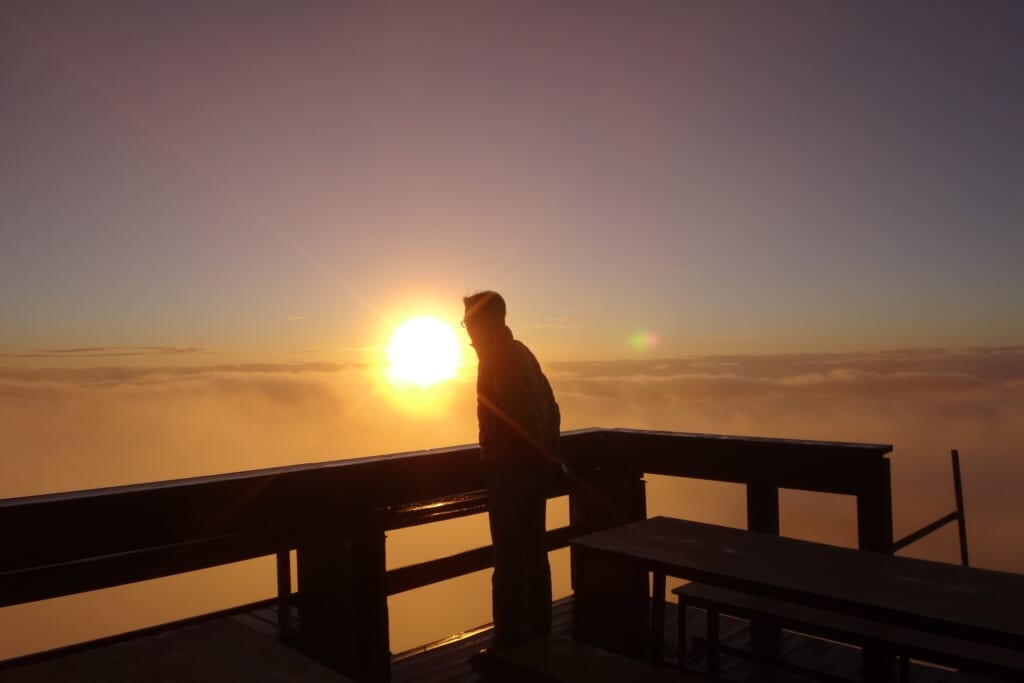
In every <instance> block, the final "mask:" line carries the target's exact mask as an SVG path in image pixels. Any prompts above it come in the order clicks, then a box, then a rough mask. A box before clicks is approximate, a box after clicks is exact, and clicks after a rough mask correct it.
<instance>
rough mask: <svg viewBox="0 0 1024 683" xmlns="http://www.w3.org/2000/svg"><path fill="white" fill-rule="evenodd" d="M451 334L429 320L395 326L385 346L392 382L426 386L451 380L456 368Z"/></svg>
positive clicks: (444, 326) (457, 351) (456, 345)
mask: <svg viewBox="0 0 1024 683" xmlns="http://www.w3.org/2000/svg"><path fill="white" fill-rule="evenodd" d="M460 351H461V349H460V348H459V342H458V340H457V339H456V337H455V330H454V329H452V326H451V325H449V324H448V323H446V322H443V321H441V320H438V319H437V318H432V317H430V316H420V317H417V318H410V319H409V320H406V321H405V322H404V323H402V324H401V325H399V326H398V329H396V330H395V333H394V334H393V335H392V336H391V342H390V343H389V344H388V360H389V361H391V367H390V368H388V374H389V376H390V377H391V378H392V380H395V381H398V382H406V383H409V384H415V385H417V386H428V385H431V384H436V383H437V382H440V381H442V380H446V379H451V378H452V377H455V373H456V371H457V370H458V368H459V357H460Z"/></svg>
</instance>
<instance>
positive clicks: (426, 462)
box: [0, 429, 892, 680]
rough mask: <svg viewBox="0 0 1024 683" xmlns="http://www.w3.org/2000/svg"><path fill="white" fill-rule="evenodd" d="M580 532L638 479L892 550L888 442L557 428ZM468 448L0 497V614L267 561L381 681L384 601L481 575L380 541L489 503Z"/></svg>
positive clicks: (560, 487)
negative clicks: (818, 507)
mask: <svg viewBox="0 0 1024 683" xmlns="http://www.w3.org/2000/svg"><path fill="white" fill-rule="evenodd" d="M561 448H562V454H563V456H564V457H565V459H566V461H567V463H568V466H569V471H570V476H568V477H565V476H563V477H559V478H557V479H556V480H554V481H552V482H551V486H550V489H549V491H548V495H549V496H550V497H556V496H562V495H566V494H568V495H569V501H570V502H569V507H570V525H569V526H568V527H564V528H561V529H556V530H553V531H550V532H549V533H548V538H549V547H550V548H552V549H554V548H559V547H563V546H565V545H567V543H568V540H569V538H571V537H572V536H573V535H576V534H578V533H582V532H585V531H590V530H594V529H598V528H602V527H607V526H611V525H614V524H619V523H624V522H627V521H633V520H635V519H640V518H643V517H645V516H646V500H645V496H644V487H643V476H644V474H645V473H646V474H662V475H670V476H680V477H692V478H698V479H709V480H717V481H726V482H735V483H740V484H744V485H746V488H747V521H748V527H749V528H750V529H753V530H758V531H765V532H769V533H778V531H779V505H778V501H779V497H778V491H779V489H780V488H793V489H803V490H810V491H822V492H830V493H840V494H847V495H852V496H855V497H856V499H857V518H858V533H859V544H860V547H861V548H862V549H865V550H876V551H882V552H888V551H889V550H890V549H891V547H892V505H891V489H890V478H889V461H888V460H887V459H886V458H885V457H884V456H885V454H886V453H888V452H889V451H890V450H891V447H890V446H886V445H872V444H846V443H834V442H811V441H792V440H780V439H761V438H749V437H731V436H716V435H703V434H681V433H669V432H647V431H633V430H617V429H616V430H605V429H589V430H581V431H575V432H566V433H564V434H563V435H562V443H561ZM485 504H486V491H485V490H484V483H483V473H482V471H481V467H480V459H479V450H478V448H477V447H475V446H461V447H453V448H445V449H437V450H430V451H418V452H413V453H403V454H397V455H386V456H376V457H371V458H360V459H353V460H340V461H335V462H328V463H318V464H310V465H297V466H291V467H281V468H274V469H265V470H256V471H251V472H239V473H234V474H227V475H218V476H210V477H200V478H193V479H182V480H176V481H168V482H158V483H152V484H142V485H135V486H124V487H117V488H108V489H97V490H91V491H81V492H75V493H62V494H54V495H45V496H33V497H27V498H15V499H7V500H0V534H2V542H3V547H4V553H3V555H2V557H0V607H3V606H7V605H13V604H19V603H24V602H30V601H33V600H40V599H44V598H51V597H56V596H61V595H68V594H72V593H76V592H82V591H87V590H93V589H97V588H105V587H110V586H117V585H121V584H125V583H129V582H134V581H140V580H144V579H151V578H157V577H161V576H167V575H171V574H175V573H179V572H184V571H191V570H195V569H202V568H207V567H213V566H217V565H221V564H226V563H229V562H235V561H239V560H245V559H250V558H255V557H260V556H266V555H277V556H278V558H279V561H278V569H279V580H278V589H279V592H280V594H281V597H282V599H287V597H288V596H289V594H290V586H291V579H290V576H289V574H288V572H289V571H290V563H289V561H288V553H290V551H292V550H295V551H296V564H297V572H298V577H297V578H298V594H297V595H296V596H295V598H296V603H297V605H298V607H299V611H300V624H301V633H300V638H299V641H300V642H301V643H302V646H303V647H304V648H305V649H306V650H307V651H308V652H310V653H311V654H313V655H314V656H318V657H319V658H321V659H323V660H325V661H326V662H327V663H328V664H331V665H332V666H334V667H335V668H337V669H338V670H340V671H343V672H345V673H347V674H349V675H351V676H353V677H355V678H357V679H365V680H386V678H387V676H388V667H389V662H390V653H389V650H388V621H387V596H388V595H392V594H395V593H398V592H402V591H406V590H411V589H414V588H417V587H421V586H426V585H429V584H432V583H435V582H438V581H442V580H446V579H450V578H454V577H457V576H461V575H464V574H468V573H470V572H474V571H478V570H480V569H484V568H487V567H488V566H490V564H491V559H490V547H489V546H485V547H481V548H477V549H473V550H469V551H465V552H462V553H458V554H456V555H453V556H450V557H444V558H439V559H435V560H431V561H428V562H423V563H419V564H416V565H412V566H408V567H401V568H396V569H392V570H390V571H388V570H387V569H386V567H385V556H386V549H385V543H384V539H385V534H386V533H387V531H389V530H393V529H399V528H405V527H411V526H416V525H421V524H428V523H431V522H435V521H440V520H444V519H451V518H454V517H460V516H465V515H470V514H475V513H479V512H482V511H484V510H485Z"/></svg>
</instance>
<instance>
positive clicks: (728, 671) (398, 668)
mask: <svg viewBox="0 0 1024 683" xmlns="http://www.w3.org/2000/svg"><path fill="white" fill-rule="evenodd" d="M572 606H573V603H572V599H571V598H566V599H563V600H558V601H556V602H555V605H554V607H555V608H554V623H553V634H554V635H557V636H562V637H571V635H572V620H573V609H572ZM686 621H687V632H688V633H690V634H692V635H693V640H692V641H691V645H690V647H689V651H688V653H687V655H686V657H685V661H686V665H687V667H688V668H690V669H691V670H693V671H698V672H703V671H706V669H705V666H704V659H703V645H704V643H703V640H702V637H701V634H703V633H705V631H706V623H705V613H704V611H703V610H700V609H693V608H691V609H689V610H688V611H687V615H686ZM677 630H678V624H677V615H676V610H675V609H668V610H667V611H666V639H665V640H666V642H665V657H666V662H667V666H669V667H674V666H676V665H677V663H678V658H679V653H678V651H677V650H676V645H675V642H676V633H677ZM721 634H722V640H721V642H722V646H723V651H722V674H723V676H724V680H728V681H737V682H740V681H741V682H743V683H760V682H761V681H769V680H770V681H773V682H774V683H809V682H810V681H823V680H824V681H833V682H837V681H838V682H842V681H849V682H853V681H859V680H860V651H859V650H858V649H857V648H853V647H849V646H846V645H841V644H838V643H831V642H828V641H825V640H821V639H819V638H812V637H808V636H804V635H800V634H797V633H792V632H789V631H786V632H784V633H783V639H782V645H781V651H782V654H783V657H784V660H785V666H784V667H782V668H779V667H770V668H769V667H765V666H759V665H757V664H755V663H753V662H752V661H751V660H750V659H749V656H748V655H747V653H749V646H750V633H749V628H748V624H747V622H745V621H743V620H739V619H732V618H729V617H722V631H721ZM278 635H279V631H278V624H277V614H276V612H275V610H274V609H273V607H272V606H267V605H260V606H257V607H253V608H249V609H247V610H246V611H241V612H237V613H224V614H219V615H214V616H211V617H210V618H209V619H207V620H201V619H200V620H189V621H188V622H182V623H180V624H176V625H169V626H167V627H164V628H157V629H147V630H146V631H143V632H137V633H135V634H125V635H124V636H121V637H118V638H113V639H105V640H103V641H96V642H95V643H91V644H86V645H84V646H75V647H72V648H67V649H65V650H61V651H56V652H53V653H49V654H43V655H34V656H31V657H28V658H24V659H23V660H21V661H20V662H19V661H14V662H7V663H0V683H15V682H17V683H42V682H44V681H45V682H47V683H50V682H52V681H62V682H63V681H81V682H83V683H84V682H92V681H105V682H106V681H117V682H122V683H142V682H146V683H149V682H151V681H168V682H169V681H211V682H212V681H228V682H231V681H251V682H255V683H259V682H261V681H266V682H268V683H269V682H270V681H298V682H300V683H306V682H309V683H314V682H315V683H321V682H322V683H345V682H346V681H349V680H350V679H348V678H345V677H344V676H342V675H340V674H338V673H335V672H334V671H332V670H330V669H328V668H327V667H325V666H323V665H321V664H319V663H317V662H315V661H313V660H312V659H310V658H308V657H306V656H304V655H302V654H300V653H298V652H296V651H295V650H293V649H292V648H290V647H288V646H287V645H286V644H284V643H283V642H281V641H280V640H279V638H278ZM490 637H491V629H490V625H489V624H488V625H482V626H480V627H478V628H475V629H470V630H468V631H466V632H464V633H461V634H457V635H454V636H452V637H450V638H447V639H445V640H442V641H438V642H436V643H430V644H427V645H424V646H422V647H419V648H415V649H413V650H409V651H407V652H403V653H398V654H395V655H394V656H393V658H392V667H391V680H392V683H413V682H415V683H484V682H483V680H482V679H481V678H480V677H479V676H478V675H477V674H476V672H475V671H473V669H472V668H471V667H470V666H469V661H468V660H469V657H470V655H472V654H473V653H474V652H476V651H477V650H479V649H481V648H485V647H487V645H488V643H489V642H490ZM988 680H989V679H985V678H979V677H975V676H968V675H965V674H961V673H959V672H955V671H948V670H945V669H940V668H937V667H932V666H926V665H922V664H918V663H913V664H912V665H911V681H913V682H914V683H985V682H987V681H988Z"/></svg>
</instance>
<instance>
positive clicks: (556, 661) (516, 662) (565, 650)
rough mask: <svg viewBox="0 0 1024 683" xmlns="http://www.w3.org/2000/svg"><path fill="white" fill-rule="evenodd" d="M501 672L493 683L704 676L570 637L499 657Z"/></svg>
mask: <svg viewBox="0 0 1024 683" xmlns="http://www.w3.org/2000/svg"><path fill="white" fill-rule="evenodd" d="M497 659H498V661H499V662H500V663H501V671H500V672H498V673H497V675H495V676H494V677H493V678H489V679H488V680H494V681H505V680H507V681H537V682H538V683H540V682H543V683H622V681H645V683H646V682H649V683H697V682H698V681H705V678H704V677H703V676H698V675H696V674H691V673H684V672H679V671H676V670H675V669H672V668H667V667H659V666H654V665H653V664H650V663H649V662H646V661H638V660H635V659H627V658H626V657H623V656H621V655H617V654H613V653H611V652H607V651H606V650H601V649H599V648H596V647H593V646H590V645H586V644H584V643H581V642H579V641H576V640H573V639H571V638H557V637H552V638H540V639H538V640H531V641H529V642H527V643H523V644H522V645H518V646H516V647H514V648H511V649H509V650H506V651H503V652H500V653H498V654H497Z"/></svg>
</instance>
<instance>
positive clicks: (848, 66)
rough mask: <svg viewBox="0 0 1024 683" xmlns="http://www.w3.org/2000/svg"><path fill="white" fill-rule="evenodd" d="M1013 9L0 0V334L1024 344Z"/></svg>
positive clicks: (333, 352) (796, 348)
mask: <svg viewBox="0 0 1024 683" xmlns="http://www.w3.org/2000/svg"><path fill="white" fill-rule="evenodd" d="M1022 28H1024V11H1022V9H1021V8H1020V6H1019V4H1017V3H1013V2H1005V3H1004V2H977V3H970V4H969V5H968V4H964V3H948V2H937V3H933V2H928V3H925V2H910V3H900V6H899V7H896V8H894V7H890V6H888V5H883V4H880V3H810V2H783V3H771V4H770V5H767V4H766V5H763V6H758V7H748V6H746V5H745V4H741V3H730V2H724V3H723V2H691V3H679V2H667V1H666V2H603V1H601V0H597V1H593V2H573V1H569V2H559V3H545V2H521V3H479V2H468V1H467V2H458V1H453V2H417V3H390V2H382V3H363V2H346V3H328V2H304V3H288V4H283V3H278V2H258V1H256V2H245V3H240V2H215V3H209V2H179V3H172V4H167V3H162V2H146V1H143V2H90V3H80V2H53V1H50V0H44V1H42V2H39V1H36V0H33V1H32V2H25V1H18V0H7V1H6V2H4V3H3V5H2V7H0V32H2V33H0V93H2V104H0V121H2V126H0V145H2V149H4V154H3V155H2V159H0V207H2V208H0V229H2V231H3V245H4V248H3V250H2V253H0V290H2V291H3V292H5V295H4V297H3V300H2V303H0V306H2V308H0V316H2V320H3V331H2V333H0V334H2V337H0V347H2V348H3V350H4V351H5V352H6V353H26V352H31V351H39V350H48V349H66V348H93V347H123V346H131V347H173V348H176V349H190V348H191V349H203V350H206V351H208V352H210V353H216V354H219V355H221V357H223V358H228V359H229V360H233V359H234V358H235V357H237V356H239V355H243V354H244V355H246V356H247V357H259V358H261V359H266V358H268V357H273V358H274V359H278V358H281V357H288V358H291V359H301V360H306V359H308V357H310V356H315V357H316V360H333V361H348V360H362V358H361V357H360V356H362V355H364V354H365V353H366V349H367V347H373V346H374V345H375V344H379V343H380V340H381V338H382V337H384V336H386V334H387V333H386V330H387V329H389V327H390V326H392V325H393V324H394V323H395V321H396V320H397V319H399V318H401V317H402V316H403V315H407V314H408V313H409V312H415V311H416V310H421V309H429V310H431V311H433V312H435V313H436V314H439V315H442V314H443V315H445V316H446V317H453V318H454V319H455V320H458V318H459V317H460V314H461V309H460V303H461V302H460V299H461V296H463V295H465V294H467V293H470V292H472V291H476V290H478V289H482V288H494V289H498V290H499V291H502V292H503V293H504V294H505V295H506V297H507V298H508V299H509V302H510V321H511V322H512V323H513V324H514V326H515V327H516V329H518V330H522V331H523V332H524V333H525V332H526V330H527V329H530V330H531V331H530V336H531V339H532V341H533V342H534V345H535V346H537V347H538V348H539V350H540V351H542V352H543V355H544V356H545V357H548V358H552V359H557V360H577V359H580V358H588V359H593V360H597V359H608V358H622V357H631V356H634V355H637V354H638V353H647V352H649V351H650V349H647V348H642V349H641V351H640V352H638V351H637V350H636V349H635V348H634V347H633V346H631V345H630V343H629V340H630V339H631V338H632V336H633V335H635V334H637V333H640V332H649V333H654V335H655V337H656V338H657V346H658V348H657V352H658V353H660V354H663V355H666V356H675V355H680V354H706V353H764V352H804V351H811V352H814V351H860V350H877V349H889V348H908V347H921V346H925V347H935V346H938V347H964V346H1003V345H1008V344H1017V343H1021V342H1022V341H1024V316H1021V315H1020V314H1019V311H1018V307H1017V301H1016V296H1015V295H1016V293H1018V292H1019V291H1021V288H1022V284H1024V275H1022V272H1024V271H1022V269H1020V268H1019V267H1018V261H1019V258H1020V256H1021V254H1022V253H1024V248H1022V247H1024V236H1022V235H1024V232H1022V231H1021V230H1020V223H1021V218H1022V216H1024V198H1022V197H1024V193H1021V192H1019V177H1020V175H1021V167H1022V163H1024V140H1022V136H1020V135H1019V121H1020V120H1022V118H1024V92H1022V87H1021V86H1020V83H1019V79H1018V76H1019V71H1020V66H1021V65H1022V64H1024V46H1022V44H1021V41H1020V40H1019V36H1020V34H1021V30H1022Z"/></svg>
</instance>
